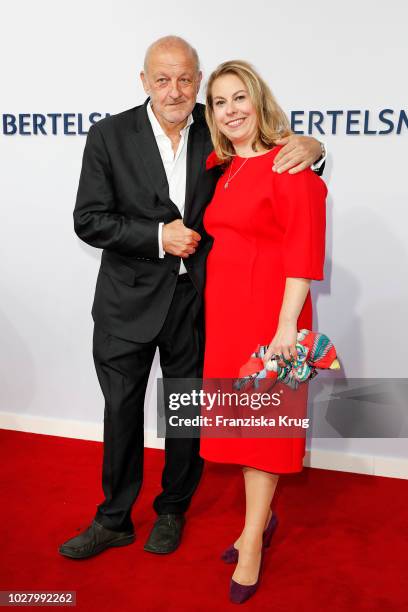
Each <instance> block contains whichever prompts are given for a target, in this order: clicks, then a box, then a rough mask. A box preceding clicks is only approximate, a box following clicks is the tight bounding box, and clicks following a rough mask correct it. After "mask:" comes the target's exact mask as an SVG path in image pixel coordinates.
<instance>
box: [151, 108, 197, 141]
mask: <svg viewBox="0 0 408 612" xmlns="http://www.w3.org/2000/svg"><path fill="white" fill-rule="evenodd" d="M147 116H148V117H149V119H150V123H151V124H152V129H153V134H154V135H155V136H166V138H167V137H168V136H167V134H166V133H165V132H164V130H163V128H162V126H161V125H160V123H159V122H158V120H157V117H156V115H155V114H154V112H153V109H152V105H151V102H150V100H149V102H148V104H147ZM192 123H194V119H193V115H192V113H190V115H189V116H188V117H187V123H186V125H185V126H184V127H183V129H182V130H180V133H184V132H185V131H186V130H187V128H189V127H190V125H191V124H192Z"/></svg>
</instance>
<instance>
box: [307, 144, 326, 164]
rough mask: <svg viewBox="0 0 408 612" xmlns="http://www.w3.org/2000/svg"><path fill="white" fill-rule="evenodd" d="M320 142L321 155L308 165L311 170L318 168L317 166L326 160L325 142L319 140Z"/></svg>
mask: <svg viewBox="0 0 408 612" xmlns="http://www.w3.org/2000/svg"><path fill="white" fill-rule="evenodd" d="M319 144H320V149H321V153H322V154H321V156H320V157H319V159H317V160H316V161H315V162H314V163H313V164H312V165H311V166H310V167H311V169H312V170H319V168H320V167H321V165H322V164H323V163H324V162H325V161H326V157H327V147H326V144H325V143H324V142H321V141H319Z"/></svg>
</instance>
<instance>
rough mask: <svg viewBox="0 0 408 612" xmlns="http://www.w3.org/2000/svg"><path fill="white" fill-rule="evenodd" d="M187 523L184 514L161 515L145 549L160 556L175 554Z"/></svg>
mask: <svg viewBox="0 0 408 612" xmlns="http://www.w3.org/2000/svg"><path fill="white" fill-rule="evenodd" d="M185 522H186V519H185V518H184V515H183V514H159V518H158V519H157V521H156V522H155V524H154V525H153V529H152V530H151V532H150V535H149V538H148V540H147V542H146V544H145V546H144V549H145V550H146V551H147V552H152V553H156V554H158V555H166V554H167V553H171V552H174V551H175V550H176V549H177V548H178V547H179V544H180V541H181V534H182V533H183V527H184V524H185Z"/></svg>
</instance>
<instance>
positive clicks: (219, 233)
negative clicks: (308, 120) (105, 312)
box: [200, 147, 327, 473]
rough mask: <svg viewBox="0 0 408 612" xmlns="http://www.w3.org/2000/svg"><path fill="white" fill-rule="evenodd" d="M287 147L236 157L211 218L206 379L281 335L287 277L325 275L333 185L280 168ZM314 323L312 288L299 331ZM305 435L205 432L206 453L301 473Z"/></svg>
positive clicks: (207, 221)
mask: <svg viewBox="0 0 408 612" xmlns="http://www.w3.org/2000/svg"><path fill="white" fill-rule="evenodd" d="M280 148H281V147H274V148H273V149H272V150H270V151H268V152H267V153H265V154H263V155H259V156H257V157H252V158H250V159H248V160H247V161H245V159H244V158H241V157H239V156H237V157H235V158H234V161H233V167H232V172H231V176H232V175H234V173H235V172H237V170H238V168H239V167H240V166H241V164H243V163H244V162H245V165H244V166H242V168H241V169H240V170H239V171H238V172H237V174H236V175H235V176H234V177H233V178H232V179H231V181H230V183H229V185H228V188H226V189H225V188H224V185H225V183H226V181H227V178H228V175H229V168H227V169H226V171H225V172H224V174H223V175H222V176H221V177H220V179H219V181H218V183H217V187H216V190H215V193H214V196H213V199H212V201H211V202H210V204H209V205H208V207H207V210H206V212H205V216H204V226H205V229H206V231H207V232H208V234H210V235H211V236H212V237H213V238H214V244H213V247H212V250H211V252H210V254H209V256H208V260H207V276H206V288H205V330H206V346H205V357H204V378H234V377H237V376H238V373H239V368H240V367H241V366H242V365H243V364H244V363H245V362H246V361H247V360H248V358H249V356H250V355H251V353H252V352H253V351H254V350H255V349H256V348H257V346H258V344H269V343H270V342H271V340H272V338H273V336H274V335H275V332H276V329H277V324H278V319H279V313H280V309H281V305H282V299H283V294H284V289H285V282H286V277H288V276H289V277H301V278H310V279H315V280H321V279H323V265H324V251H325V199H326V194H327V188H326V185H325V183H324V182H323V181H322V179H320V178H319V177H318V176H317V175H316V174H314V173H313V171H312V170H310V168H308V169H307V170H304V171H302V172H300V173H298V174H288V173H287V172H285V173H283V174H277V173H276V172H272V166H273V160H274V157H275V155H276V154H277V152H278V151H279V149H280ZM302 328H307V329H312V303H311V298H310V293H309V294H308V296H307V298H306V300H305V303H304V306H303V309H302V311H301V313H300V315H299V318H298V329H302ZM304 453H305V439H304V438H301V439H300V438H292V439H288V438H257V439H255V438H209V437H202V439H201V447H200V454H201V456H202V457H204V458H205V459H209V460H211V461H219V462H222V463H237V464H240V465H246V466H251V467H255V468H258V469H260V470H264V471H268V472H273V473H285V472H286V473H287V472H298V471H301V469H302V463H303V457H304Z"/></svg>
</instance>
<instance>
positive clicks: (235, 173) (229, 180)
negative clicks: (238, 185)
mask: <svg viewBox="0 0 408 612" xmlns="http://www.w3.org/2000/svg"><path fill="white" fill-rule="evenodd" d="M248 159H250V158H249V157H247V158H246V159H245V161H244V162H243V163H242V164H241V165H240V167H239V168H238V170H237V171H236V172H234V174H233V175H232V176H231V170H232V164H233V163H234V160H232V162H231V165H230V169H229V174H228V178H227V182H226V183H225V185H224V189H226V188H227V187H228V184H229V183H230V182H231V181H232V179H233V178H234V176H236V175H237V174H238V172H239V171H240V170H241V168H243V167H244V166H245V164H246V163H247V161H248Z"/></svg>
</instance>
